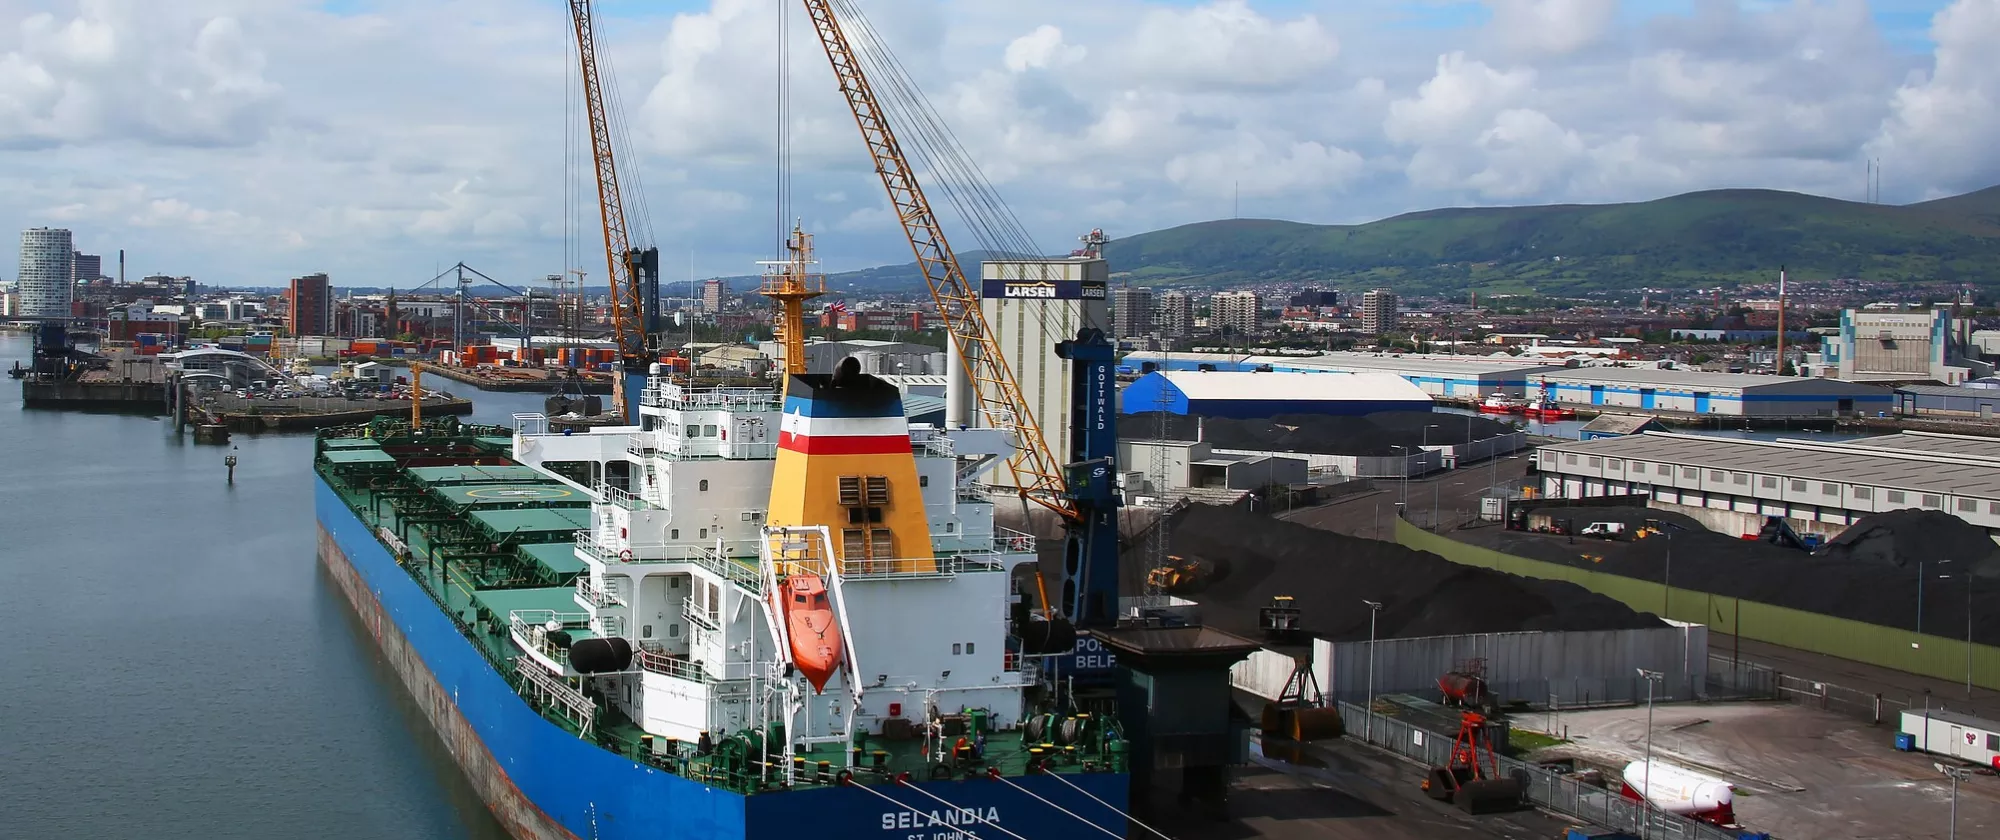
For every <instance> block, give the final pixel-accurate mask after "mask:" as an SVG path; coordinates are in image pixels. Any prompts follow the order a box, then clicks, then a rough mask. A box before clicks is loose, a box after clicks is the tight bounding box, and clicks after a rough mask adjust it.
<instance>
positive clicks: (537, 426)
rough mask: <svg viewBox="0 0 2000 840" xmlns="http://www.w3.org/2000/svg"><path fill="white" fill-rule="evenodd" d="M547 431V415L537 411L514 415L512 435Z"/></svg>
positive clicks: (543, 433) (546, 432)
mask: <svg viewBox="0 0 2000 840" xmlns="http://www.w3.org/2000/svg"><path fill="white" fill-rule="evenodd" d="M548 433H549V416H548V415H546V414H539V413H522V414H516V415H514V436H515V437H521V436H523V435H545V434H548Z"/></svg>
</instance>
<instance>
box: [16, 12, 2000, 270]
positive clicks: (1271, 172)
mask: <svg viewBox="0 0 2000 840" xmlns="http://www.w3.org/2000/svg"><path fill="white" fill-rule="evenodd" d="M1913 4H1914V6H1913ZM1925 4H1928V6H1929V8H1932V9H1935V10H1938V11H1941V12H1942V13H1941V14H1939V15H1938V16H1937V17H1936V20H1935V21H1934V22H1933V23H1932V24H1931V27H1930V30H1929V38H1930V39H1932V40H1934V41H1935V47H1933V46H1931V44H1930V43H1929V42H1928V41H1925V40H1924V39H1923V34H1924V33H1920V32H1919V33H1911V32H1891V33H1885V32H1884V30H1883V25H1884V24H1883V23H1882V21H1883V20H1889V21H1891V22H1893V21H1895V20H1899V19H1900V18H1890V17H1885V16H1882V15H1880V14H1879V13H1880V12H1885V11H1898V12H1903V11H1908V10H1910V9H1911V8H1913V7H1915V8H1923V7H1924V6H1925ZM561 5H562V4H550V3H548V2H546V0H407V2H400V3H379V4H372V5H371V6H370V8H371V9H372V10H371V11H368V12H365V13H354V14H341V13H334V12H331V11H328V7H327V6H325V5H324V4H322V3H320V2H318V0H174V2H159V0H0V154H5V155H7V162H8V163H9V164H12V165H10V166H7V167H3V168H0V229H6V228H7V227H9V226H11V227H13V228H24V227H30V226H34V225H40V224H62V225H66V226H69V227H71V228H73V229H75V230H76V231H77V232H78V237H79V242H80V244H81V246H82V247H83V249H84V250H86V251H92V250H95V251H112V250H115V249H117V248H120V247H123V248H126V249H128V252H129V253H131V254H132V255H133V257H134V263H135V265H140V266H144V267H145V268H146V270H160V271H171V272H174V273H189V274H195V275H198V276H200V277H201V278H202V279H203V280H204V281H206V282H212V283H276V282H281V281H282V280H283V279H284V278H286V277H289V276H293V275H295V274H297V273H300V272H302V271H308V270H321V269H324V270H328V271H330V272H333V273H334V275H335V279H336V282H342V283H380V282H388V281H394V282H401V283H404V284H409V283H412V282H420V281H421V280H424V279H428V277H429V276H430V267H431V266H432V265H433V264H436V263H444V264H449V263H452V262H456V261H458V260H460V259H463V260H465V261H466V262H467V263H469V264H472V265H475V266H478V267H480V268H481V270H484V271H487V272H488V273H491V274H493V275H494V276H496V277H499V278H501V279H510V278H511V279H516V280H525V279H527V278H533V277H539V276H543V275H546V274H551V273H556V272H559V271H562V270H563V269H564V268H565V267H579V266H580V267H584V268H586V270H587V269H588V267H589V266H591V265H601V263H602V257H601V255H600V256H596V257H593V256H591V254H592V253H593V252H594V249H597V248H600V247H601V245H600V234H599V233H598V226H597V220H596V217H595V210H594V204H593V202H594V200H595V194H594V188H593V187H592V185H591V184H590V183H589V182H588V181H587V180H580V181H577V182H572V181H571V180H570V178H571V176H576V177H578V178H580V179H583V178H587V176H588V175H589V168H588V166H582V167H575V166H572V165H571V164H572V162H571V161H566V152H565V149H566V147H567V146H568V145H569V141H568V140H566V138H565V132H566V131H574V129H575V124H574V122H573V120H574V118H575V113H574V110H573V108H572V107H570V106H568V105H566V103H567V102H569V101H571V100H573V98H574V97H573V96H572V95H570V94H568V93H567V92H566V89H565V88H566V86H567V85H569V84H573V76H574V70H573V69H572V68H571V62H572V61H573V58H572V57H571V56H569V55H568V53H567V51H566V39H567V38H568V36H569V29H568V26H569V21H568V18H567V16H566V14H565V11H564V9H562V8H561ZM629 5H630V4H613V3H604V4H601V6H600V14H606V15H609V16H607V17H604V18H603V19H602V20H601V21H600V31H601V34H602V35H603V38H604V43H603V44H602V45H601V50H602V53H603V55H604V56H605V57H606V58H607V59H609V60H610V61H611V62H612V63H613V65H614V66H615V71H616V73H615V75H616V76H617V80H618V82H619V84H620V87H621V90H622V94H623V100H622V101H623V103H624V106H625V107H624V108H623V109H622V110H623V112H624V113H625V115H626V117H627V118H628V127H629V129H630V138H629V139H630V140H631V147H630V148H626V149H623V150H622V151H623V155H624V156H623V158H622V159H621V160H620V163H621V167H622V171H623V172H624V173H625V174H626V175H627V176H628V178H631V179H634V180H639V181H643V183H644V184H645V185H646V186H647V188H648V189H647V193H646V201H644V202H643V205H644V208H649V209H650V219H651V222H652V223H651V226H650V230H651V232H652V233H653V236H654V238H655V239H656V240H657V241H658V242H659V243H660V244H661V245H662V247H663V248H664V249H666V250H668V251H669V252H672V253H686V252H688V251H690V250H692V251H694V252H695V257H696V263H697V270H698V271H699V272H701V273H704V274H713V273H741V272H746V271H751V270H754V266H752V265H751V261H752V260H755V259H757V258H761V257H765V256H768V252H769V249H770V247H771V244H772V242H774V241H775V240H776V238H777V237H776V236H775V235H774V233H773V230H772V229H773V228H774V227H775V226H776V224H777V217H778V216H779V214H778V213H777V212H775V211H776V208H775V207H774V206H773V203H774V200H773V196H774V195H775V184H774V180H775V174H776V173H775V171H774V156H775V150H776V145H777V144H776V140H775V136H776V132H775V130H774V129H775V126H776V116H775V112H774V106H775V97H776V91H777V83H778V71H777V61H776V58H775V56H776V55H777V44H778V40H777V39H778V14H779V10H780V9H790V10H791V11H789V12H788V13H787V14H789V16H790V20H791V23H792V27H793V28H792V30H791V37H790V52H789V53H788V55H789V56H790V59H791V65H792V73H793V75H792V77H791V78H792V82H791V92H792V94H791V96H792V98H791V117H792V120H791V125H792V138H793V142H792V150H793V176H792V177H793V180H794V182H795V183H794V187H793V190H792V195H793V196H794V201H795V206H794V207H792V208H791V211H790V215H795V216H799V217H803V218H804V220H805V222H806V224H807V225H808V226H809V227H813V228H816V229H824V230H825V231H826V232H828V233H829V234H831V235H828V236H825V237H823V238H821V240H820V241H819V244H820V246H821V248H822V252H823V255H824V258H825V259H826V260H827V263H828V266H827V267H828V268H829V269H832V270H839V269H842V268H850V267H856V266H859V265H866V264H877V263H883V262H892V261H902V260H905V259H907V253H908V252H907V249H906V247H905V245H904V244H903V242H902V241H901V234H900V232H899V231H898V230H897V229H896V225H895V220H894V218H893V216H892V215H890V214H889V213H888V211H887V210H886V208H885V205H884V200H883V197H882V196H883V194H882V187H881V183H880V181H879V179H878V177H877V176H876V174H875V171H874V168H873V165H872V162H871V161H870V160H869V158H868V156H867V154H866V153H865V151H864V149H863V147H862V144H861V142H860V138H859V137H858V136H857V133H856V131H855V126H854V121H853V119H852V117H851V116H850V115H849V114H848V112H847V108H846V103H845V102H844V101H843V99H842V98H841V97H840V96H839V95H838V93H837V92H836V90H835V88H834V85H833V79H832V75H831V73H830V72H829V71H828V69H827V62H826V59H825V57H824V55H823V54H822V53H821V51H820V47H819V44H818V43H817V41H816V39H814V38H813V37H812V34H811V31H810V29H809V28H808V27H807V26H806V25H805V22H804V20H803V18H802V15H801V14H800V13H799V12H798V10H797V9H796V8H795V6H793V5H791V4H780V3H776V2H769V1H768V0H672V3H671V4H670V5H668V6H667V8H666V9H665V10H664V11H657V12H656V11H652V10H650V8H649V9H648V10H635V9H633V8H627V6H629ZM642 5H643V4H642ZM861 5H862V6H863V7H864V8H866V9H867V10H868V11H869V13H870V15H871V16H872V17H873V21H874V28H875V29H876V30H877V31H878V32H879V33H880V34H881V36H882V37H883V38H884V39H885V40H887V41H888V42H889V43H890V44H891V45H892V46H893V47H894V49H895V50H896V53H897V55H898V57H899V58H900V59H901V60H902V63H903V64H904V65H905V66H906V67H907V68H908V69H909V71H910V73H911V75H912V76H913V77H914V78H916V79H918V80H919V81H920V83H921V85H922V87H923V89H924V91H925V93H926V94H927V95H928V97H929V99H930V101H931V102H932V103H933V104H934V105H935V106H936V108H937V110H938V112H939V114H940V115H941V116H942V117H943V118H944V119H945V120H946V121H947V122H948V123H949V125H950V126H951V128H952V129H953V131H954V133H955V135H956V136H957V138H958V139H959V141H960V142H962V143H963V144H964V145H965V147H966V148H967V149H968V150H969V152H970V153H971V154H972V156H973V157H974V158H975V159H976V160H977V162H978V165H979V167H980V168H981V169H982V170H983V171H984V172H985V173H986V174H987V175H988V176H989V177H990V178H991V179H992V180H994V181H995V182H996V183H997V184H998V185H999V188H1000V189H1001V190H1002V192H1003V194H1004V195H1005V197H1006V198H1007V199H1009V200H1010V202H1011V203H1012V205H1013V206H1014V209H1015V211H1016V212H1017V213H1018V214H1019V215H1020V216H1021V217H1022V219H1023V221H1024V223H1025V224H1027V226H1028V227H1029V228H1030V230H1031V232H1032V233H1033V234H1034V235H1035V236H1036V237H1037V238H1038V239H1039V240H1040V241H1041V242H1042V243H1043V244H1044V247H1046V248H1048V249H1050V250H1055V251H1059V250H1063V249H1065V248H1066V247H1067V246H1068V243H1069V242H1070V240H1071V238H1072V237H1073V236H1074V235H1075V234H1076V233H1078V232H1080V231H1083V230H1088V229H1090V228H1092V227H1097V226H1103V227H1106V228H1107V229H1109V230H1111V231H1112V232H1113V233H1114V234H1116V235H1120V236H1128V235H1131V234H1132V233H1136V232H1139V231H1143V230H1148V229H1155V228H1159V227H1166V226H1170V225H1175V224H1183V223H1187V222H1192V221H1200V220H1203V219H1208V218H1215V217H1219V216H1225V215H1228V213H1229V212H1230V206H1231V198H1232V197H1233V196H1236V195H1239V194H1240V195H1241V196H1242V197H1243V200H1244V208H1243V209H1244V212H1245V213H1252V212H1254V213H1255V214H1256V215H1259V216H1269V217H1281V218H1295V219H1299V220H1302V221H1313V222H1354V221H1364V220H1367V219H1370V218H1379V217H1382V216H1386V215H1390V214H1393V213H1396V212H1401V211H1406V210H1414V209H1421V208H1425V207H1433V206H1440V205H1447V204H1464V203H1480V202H1507V203H1532V202H1545V201H1624V200H1639V199H1646V198H1652V197H1657V196H1659V195H1662V194H1667V193H1672V192H1678V191H1683V190H1689V189H1701V188H1709V187H1723V186H1752V187H1773V188H1782V189H1800V190H1807V191H1816V192H1823V193H1832V194H1838V195H1856V194H1858V192H1859V182H1860V177H1859V172H1860V170H1861V168H1862V165H1861V161H1862V160H1863V159H1864V158H1866V157H1870V156H1875V157H1880V158H1881V159H1882V160H1883V162H1884V164H1885V166H1886V167H1887V168H1888V170H1889V172H1890V174H1891V178H1890V179H1889V181H1888V183H1887V187H1888V190H1889V192H1888V196H1887V198H1888V199H1889V200H1907V199H1917V198H1922V197H1928V196H1931V195H1936V194H1943V193H1947V192H1953V191H1962V190H1967V189H1974V188H1979V187H1983V186H1987V185H1990V184H1992V183H1994V182H2000V145H1996V144H1994V143H1993V142H1992V140H1991V138H1993V137H1995V136H2000V69H1995V68H2000V64H1995V63H1994V62H1992V61H1991V60H1990V59H1989V56H1988V53H1990V52H1991V51H1992V48H1991V46H1990V45H1991V44H1993V43H2000V0H1957V2H1951V0H1894V1H1893V5H1892V4H1891V0H1875V2H1874V4H1873V5H1872V6H1871V4H1870V2H1867V0H1796V2H1789V3H1755V4H1751V3H1732V2H1704V3H1697V4H1692V5H1691V6H1690V7H1689V8H1687V9H1686V10H1677V11H1671V12H1658V11H1654V10H1653V8H1654V5H1655V4H1624V5H1623V6H1622V7H1621V6H1620V5H1619V4H1616V3H1614V2H1611V0H1487V6H1488V8H1490V10H1491V12H1492V14H1491V16H1490V18H1489V19H1488V20H1487V21H1485V22H1478V21H1473V20H1470V19H1468V20H1467V21H1466V22H1463V23H1446V24H1433V25H1426V26H1411V25H1409V24H1408V18H1409V10H1410V8H1411V7H1410V6H1409V4H1408V3H1407V2H1406V0H1207V1H1206V2H1197V3H1194V4H1190V3H1188V2H1186V1H1185V0H1171V2H1170V0H1098V2H1093V3H1076V2H1074V0H1013V2H1008V3H994V2H990V0H865V2H863V3H862V4H861ZM635 13H636V14H642V15H656V16H650V17H647V16H641V17H630V16H628V15H632V14H635ZM440 45H450V46H449V48H440ZM878 81H879V80H878ZM570 139H571V140H573V139H575V138H574V136H572V137H571V138H570ZM932 198H933V199H934V200H936V201H938V202H939V203H940V205H941V206H948V202H945V201H943V197H942V196H941V195H933V196H932ZM1253 201H1254V203H1253ZM636 209H640V208H635V210H636ZM635 215H640V216H643V215H644V214H635ZM948 221H949V220H948ZM953 230H954V231H956V230H957V228H954V229H953ZM956 241H957V242H958V244H959V245H960V247H964V248H968V249H970V248H972V247H976V245H977V243H975V242H973V241H971V240H970V238H969V237H966V236H963V235H958V236H956ZM224 255H226V256H224ZM572 261H573V262H574V263H575V265H566V263H569V262H572ZM669 263H670V264H672V265H674V266H679V265H681V264H683V261H682V260H680V259H674V260H669ZM6 273H11V265H10V261H8V260H7V259H6V258H5V257H0V274H6Z"/></svg>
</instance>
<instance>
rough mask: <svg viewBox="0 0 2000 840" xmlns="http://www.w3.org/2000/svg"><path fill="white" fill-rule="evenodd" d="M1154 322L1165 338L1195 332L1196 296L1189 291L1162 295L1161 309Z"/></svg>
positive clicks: (1184, 336) (1186, 335)
mask: <svg viewBox="0 0 2000 840" xmlns="http://www.w3.org/2000/svg"><path fill="white" fill-rule="evenodd" d="M1153 323H1154V324H1155V325H1156V326H1157V327H1158V328H1159V330H1160V335H1161V336H1162V337H1165V338H1186V337H1188V335H1189V334H1191V333H1193V332H1194V298H1191V297H1188V293H1187V292H1166V293H1164V294H1161V295H1160V309H1159V312H1158V313H1157V314H1156V315H1155V316H1154V319H1153Z"/></svg>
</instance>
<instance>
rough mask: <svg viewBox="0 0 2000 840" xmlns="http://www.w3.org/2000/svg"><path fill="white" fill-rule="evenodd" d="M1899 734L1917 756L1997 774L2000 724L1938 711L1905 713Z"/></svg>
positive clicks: (1928, 710) (1905, 711) (1999, 751)
mask: <svg viewBox="0 0 2000 840" xmlns="http://www.w3.org/2000/svg"><path fill="white" fill-rule="evenodd" d="M1901 732H1902V733H1903V734H1906V735H1909V736H1910V739H1911V748H1912V749H1915V750H1917V751H1918V752H1927V753H1932V754H1935V755H1946V756H1951V757H1952V758H1956V759H1960V760H1963V761H1968V762H1971V763H1973V764H1978V765H1980V766H1983V767H1991V768H1994V769H1996V770H2000V723H1996V722H1994V721H1990V720H1986V719H1984V718H1976V717H1973V716H1971V715H1967V714H1960V713H1958V712H1947V711H1944V710H1941V709H1906V710H1904V711H1903V725H1902V728H1901Z"/></svg>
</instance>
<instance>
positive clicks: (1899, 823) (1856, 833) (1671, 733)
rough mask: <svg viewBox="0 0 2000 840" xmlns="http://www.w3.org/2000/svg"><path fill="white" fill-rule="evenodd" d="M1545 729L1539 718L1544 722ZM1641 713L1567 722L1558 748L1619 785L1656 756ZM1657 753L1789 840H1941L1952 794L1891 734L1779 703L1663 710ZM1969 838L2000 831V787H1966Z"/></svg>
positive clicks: (1977, 783)
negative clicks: (1708, 779) (1714, 785)
mask: <svg viewBox="0 0 2000 840" xmlns="http://www.w3.org/2000/svg"><path fill="white" fill-rule="evenodd" d="M1534 721H1535V723H1537V724H1538V725H1539V724H1540V722H1541V717H1540V716H1535V717H1534ZM1646 722H1647V711H1646V709H1645V708H1644V707H1643V706H1642V707H1638V708H1623V709H1599V710H1592V711H1582V712H1560V713H1557V714H1555V715H1554V726H1555V728H1556V729H1557V730H1558V731H1561V732H1565V733H1566V734H1567V735H1568V736H1569V737H1570V738H1571V739H1572V743H1570V744H1568V745H1564V746H1559V747H1555V748H1553V749H1551V750H1550V751H1549V752H1550V753H1551V754H1556V755H1573V756H1575V757H1576V758H1578V759H1579V760H1580V761H1585V762H1588V763H1590V764H1592V765H1594V766H1598V767H1601V768H1604V769H1605V770H1606V773H1607V775H1608V776H1609V777H1611V778H1617V776H1618V773H1619V772H1620V771H1621V770H1622V769H1623V767H1624V765H1625V764H1627V763H1629V762H1631V761H1636V760H1638V759H1640V758H1642V757H1644V756H1645V754H1646V749H1647V740H1648V738H1647V736H1648V730H1647V727H1646ZM1651 742H1652V750H1653V755H1654V757H1655V758H1658V759H1659V760H1661V761H1665V762H1669V763H1674V764H1679V765H1682V766H1688V767H1693V768H1696V769H1699V770H1703V771H1706V772H1709V773H1712V774H1714V775H1718V776H1722V777H1723V778H1725V779H1726V780H1728V781H1730V782H1732V783H1734V784H1736V785H1737V791H1738V796H1737V799H1736V815H1737V819H1738V820H1739V821H1741V822H1742V823H1743V825H1745V826H1746V827H1749V828H1751V829H1754V830H1757V831H1768V832H1771V833H1772V834H1774V835H1776V836H1778V837H1782V838H1785V840H1814V839H1815V838H1836V837H1838V838H1851V840H1891V838H1896V839H1898V840H1901V839H1902V838H1909V840H1917V838H1933V837H1935V838H1942V837H1946V836H1947V835H1948V833H1949V831H1950V826H1949V825H1948V824H1947V822H1948V820H1947V816H1948V814H1949V809H1950V796H1951V786H1950V784H1949V783H1948V782H1946V781H1945V779H1944V777H1943V776H1942V775H1940V774H1938V773H1937V771H1935V770H1934V769H1932V767H1931V759H1930V758H1928V757H1926V756H1921V755H1913V754H1909V753H1899V752H1896V751H1895V750H1893V749H1891V748H1890V747H1889V738H1888V732H1887V730H1886V729H1885V728H1883V727H1876V726H1869V725H1868V724H1866V723H1865V722H1862V721H1860V720H1857V719H1854V718H1850V717H1846V716H1842V715H1836V714H1831V713H1828V712H1821V711H1817V710H1813V709H1805V708H1800V707H1797V706H1791V705H1786V704H1776V703H1717V704H1677V705H1662V706H1659V707H1658V708H1656V709H1654V710H1653V726H1652V729H1651ZM1959 793H1960V795H1959V801H1958V805H1959V824H1958V828H1959V831H1960V836H1962V837H1990V836H1992V835H1991V833H1990V832H1989V831H1988V829H1989V828H1990V827H1995V826H2000V781H1996V780H1995V779H1994V778H1993V777H1991V776H1978V777H1974V778H1973V779H1971V780H1969V781H1968V782H1966V783H1965V784H1963V785H1962V786H1961V787H1960V792H1959Z"/></svg>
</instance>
